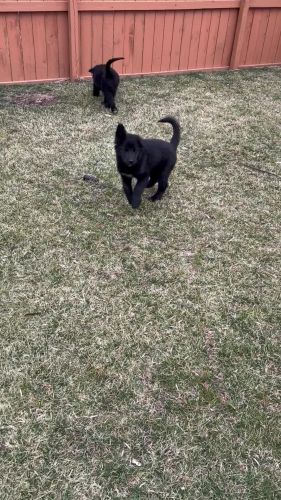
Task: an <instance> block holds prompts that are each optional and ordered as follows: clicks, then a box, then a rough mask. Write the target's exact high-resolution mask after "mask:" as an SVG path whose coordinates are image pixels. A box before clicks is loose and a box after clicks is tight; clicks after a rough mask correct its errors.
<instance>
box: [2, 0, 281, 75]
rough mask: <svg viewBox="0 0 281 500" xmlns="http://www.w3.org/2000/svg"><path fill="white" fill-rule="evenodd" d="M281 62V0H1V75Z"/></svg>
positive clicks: (125, 71) (175, 69)
mask: <svg viewBox="0 0 281 500" xmlns="http://www.w3.org/2000/svg"><path fill="white" fill-rule="evenodd" d="M112 56H124V57H125V59H124V61H119V62H118V63H116V64H115V67H116V69H117V70H118V71H119V72H120V73H121V74H124V75H140V74H153V73H169V72H172V73H175V72H186V71H193V70H196V71H198V70H211V69H225V68H233V69H235V68H241V67H251V66H260V65H262V66H265V65H272V64H281V0H185V1H180V0H178V1H162V0H160V1H157V0H153V1H151V0H147V1H138V0H136V1H131V0H128V1H124V0H122V1H120V0H112V1H93V0H91V1H89V0H40V1H37V0H2V1H1V0H0V82H2V83H10V82H31V81H46V80H56V79H65V78H71V79H72V80H75V79H77V78H80V77H85V76H89V74H88V69H89V68H90V67H91V66H93V65H95V64H96V63H100V62H104V61H106V60H107V59H109V58H110V57H112Z"/></svg>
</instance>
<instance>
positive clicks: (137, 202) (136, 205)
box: [131, 198, 141, 208]
mask: <svg viewBox="0 0 281 500" xmlns="http://www.w3.org/2000/svg"><path fill="white" fill-rule="evenodd" d="M140 204H141V200H138V199H135V198H133V199H132V202H131V205H132V208H139V206H140Z"/></svg>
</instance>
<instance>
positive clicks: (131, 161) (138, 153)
mask: <svg viewBox="0 0 281 500" xmlns="http://www.w3.org/2000/svg"><path fill="white" fill-rule="evenodd" d="M159 122H162V123H170V124H171V125H172V127H173V137H172V139H171V141H170V142H166V141H162V140H160V139H142V138H141V137H139V136H138V135H135V134H128V133H127V132H126V130H125V127H124V125H122V123H119V124H118V126H117V129H116V134H115V152H116V159H117V169H118V172H119V174H120V175H121V179H122V184H123V189H124V192H125V195H126V197H127V200H128V202H129V203H130V204H131V205H132V207H133V208H138V207H139V205H140V203H141V196H142V193H143V191H144V189H145V188H147V187H152V186H154V184H156V183H158V189H157V191H156V193H155V194H154V195H153V196H152V197H151V200H152V201H156V200H161V198H162V196H163V194H164V193H165V191H166V189H167V187H168V178H169V175H170V173H171V172H172V170H173V168H174V166H175V164H176V161H177V147H178V144H179V142H180V125H179V123H178V121H177V120H176V119H175V118H173V117H172V116H166V117H165V118H162V120H159ZM132 178H135V179H136V180H137V182H136V185H135V187H134V188H132Z"/></svg>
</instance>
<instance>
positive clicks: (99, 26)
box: [82, 13, 104, 69]
mask: <svg viewBox="0 0 281 500" xmlns="http://www.w3.org/2000/svg"><path fill="white" fill-rule="evenodd" d="M102 34H103V14H102V13H101V14H100V13H97V14H92V38H91V39H92V61H91V64H90V66H89V67H93V66H95V65H96V64H101V63H103V61H104V57H103V50H102V47H103V44H102ZM82 50H83V48H82ZM88 69H89V68H88Z"/></svg>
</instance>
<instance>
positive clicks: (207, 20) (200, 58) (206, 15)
mask: <svg viewBox="0 0 281 500" xmlns="http://www.w3.org/2000/svg"><path fill="white" fill-rule="evenodd" d="M211 17H212V12H211V10H205V11H204V12H203V15H202V24H201V33H200V39H199V46H198V54H197V63H196V65H197V67H198V68H204V67H205V61H206V53H207V47H208V39H209V32H210V26H211Z"/></svg>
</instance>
